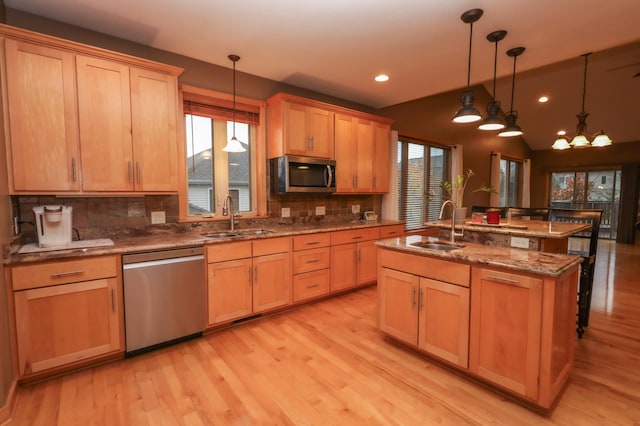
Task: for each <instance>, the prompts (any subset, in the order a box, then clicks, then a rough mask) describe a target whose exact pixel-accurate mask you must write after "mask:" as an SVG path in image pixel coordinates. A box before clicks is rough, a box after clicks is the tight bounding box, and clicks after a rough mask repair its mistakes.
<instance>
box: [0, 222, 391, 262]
mask: <svg viewBox="0 0 640 426" xmlns="http://www.w3.org/2000/svg"><path fill="white" fill-rule="evenodd" d="M400 224H402V222H399V221H390V220H383V221H377V222H337V223H326V224H312V225H265V226H260V227H251V228H244V227H238V228H237V230H238V231H239V232H240V233H241V235H239V236H234V237H224V238H219V237H215V238H211V237H206V236H204V234H207V233H215V232H219V230H192V231H189V232H170V231H167V230H166V229H163V230H159V231H158V232H157V233H153V232H151V233H150V234H149V235H144V236H125V237H122V238H118V237H114V238H112V239H113V243H114V244H113V245H112V246H102V247H92V248H82V249H61V250H55V251H46V252H39V253H24V254H18V253H17V251H18V249H19V248H20V246H19V245H16V246H6V247H4V256H3V263H4V264H6V265H9V264H22V263H30V262H42V261H46V260H63V259H68V258H74V257H83V256H101V255H109V254H127V253H140V252H147V251H157V250H168V249H173V248H180V247H193V246H202V245H209V244H221V243H229V242H235V241H246V240H254V239H263V238H274V237H285V236H294V235H302V234H312V233H316V232H331V231H342V230H349V229H358V228H367V227H373V226H391V225H400ZM247 229H269V230H272V231H274V232H272V233H268V234H260V235H253V234H247V235H242V231H245V230H247Z"/></svg>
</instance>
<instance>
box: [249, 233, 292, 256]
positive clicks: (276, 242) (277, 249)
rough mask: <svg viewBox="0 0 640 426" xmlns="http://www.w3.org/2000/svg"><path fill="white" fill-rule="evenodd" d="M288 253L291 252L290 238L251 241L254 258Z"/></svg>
mask: <svg viewBox="0 0 640 426" xmlns="http://www.w3.org/2000/svg"><path fill="white" fill-rule="evenodd" d="M288 251H291V237H281V238H265V239H263V240H255V241H253V255H254V256H265V255H267V254H276V253H286V252H288Z"/></svg>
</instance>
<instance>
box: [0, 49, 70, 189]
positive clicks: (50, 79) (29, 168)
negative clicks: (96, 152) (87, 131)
mask: <svg viewBox="0 0 640 426" xmlns="http://www.w3.org/2000/svg"><path fill="white" fill-rule="evenodd" d="M5 55H6V62H5V64H6V71H7V76H6V78H7V92H8V96H7V98H8V104H9V111H8V113H9V130H10V132H11V144H10V146H9V152H8V153H7V154H8V156H9V160H10V163H11V164H12V173H11V175H10V179H12V181H13V182H12V183H13V189H14V190H15V191H45V192H46V191H78V190H80V182H81V175H80V164H79V161H80V157H79V142H78V118H77V117H78V113H77V109H76V108H77V99H76V81H75V71H74V56H73V54H71V53H69V52H67V51H63V50H57V49H52V48H48V47H43V46H37V45H33V44H29V43H24V42H20V41H16V40H10V39H6V40H5Z"/></svg>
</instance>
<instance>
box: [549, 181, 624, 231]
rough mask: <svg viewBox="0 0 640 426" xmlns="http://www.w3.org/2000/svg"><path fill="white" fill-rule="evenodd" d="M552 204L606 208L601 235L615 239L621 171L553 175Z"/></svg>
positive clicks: (566, 206) (554, 205)
mask: <svg viewBox="0 0 640 426" xmlns="http://www.w3.org/2000/svg"><path fill="white" fill-rule="evenodd" d="M549 194H550V200H549V205H550V206H551V207H556V208H565V209H599V210H602V219H601V222H600V237H602V238H615V237H616V234H617V225H618V208H619V203H620V171H619V170H581V171H571V172H554V173H552V174H551V188H550V191H549Z"/></svg>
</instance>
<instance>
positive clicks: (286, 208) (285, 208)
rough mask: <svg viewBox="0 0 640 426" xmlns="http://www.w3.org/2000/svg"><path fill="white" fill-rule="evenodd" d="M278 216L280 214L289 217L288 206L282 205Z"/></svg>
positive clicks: (289, 210)
mask: <svg viewBox="0 0 640 426" xmlns="http://www.w3.org/2000/svg"><path fill="white" fill-rule="evenodd" d="M280 216H282V217H291V209H290V208H289V207H283V208H282V209H281V210H280Z"/></svg>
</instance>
